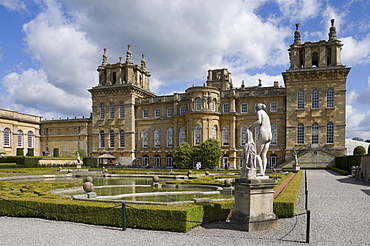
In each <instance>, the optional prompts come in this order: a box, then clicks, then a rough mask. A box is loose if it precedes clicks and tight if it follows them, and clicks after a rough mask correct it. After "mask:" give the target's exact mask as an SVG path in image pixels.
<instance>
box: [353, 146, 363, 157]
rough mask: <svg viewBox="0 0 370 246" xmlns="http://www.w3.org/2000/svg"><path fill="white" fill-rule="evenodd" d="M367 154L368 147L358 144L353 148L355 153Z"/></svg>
mask: <svg viewBox="0 0 370 246" xmlns="http://www.w3.org/2000/svg"><path fill="white" fill-rule="evenodd" d="M364 154H366V149H365V148H364V147H363V146H357V147H356V148H355V149H354V150H353V155H364Z"/></svg>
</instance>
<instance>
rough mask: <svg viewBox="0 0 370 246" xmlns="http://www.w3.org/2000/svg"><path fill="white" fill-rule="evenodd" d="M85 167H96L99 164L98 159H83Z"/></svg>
mask: <svg viewBox="0 0 370 246" xmlns="http://www.w3.org/2000/svg"><path fill="white" fill-rule="evenodd" d="M82 161H83V163H84V166H90V167H93V166H96V165H97V164H98V159H97V158H93V157H85V158H83V159H82Z"/></svg>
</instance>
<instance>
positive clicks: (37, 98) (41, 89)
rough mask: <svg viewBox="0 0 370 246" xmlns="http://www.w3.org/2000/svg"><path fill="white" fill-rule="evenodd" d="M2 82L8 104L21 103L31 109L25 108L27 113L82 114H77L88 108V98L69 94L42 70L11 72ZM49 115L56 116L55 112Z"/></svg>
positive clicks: (20, 104)
mask: <svg viewBox="0 0 370 246" xmlns="http://www.w3.org/2000/svg"><path fill="white" fill-rule="evenodd" d="M2 82H3V83H2V84H3V86H4V88H5V89H6V90H7V92H8V93H7V98H6V100H7V102H8V104H12V106H13V107H15V108H18V109H20V108H21V107H22V105H23V106H27V107H29V108H31V109H33V110H31V111H27V110H26V112H27V113H31V112H32V113H35V114H38V115H40V114H41V113H44V112H50V111H57V112H60V113H62V114H64V115H70V114H72V115H73V114H75V115H78V116H82V115H79V114H80V113H81V112H89V109H90V100H86V99H85V98H81V97H74V96H71V95H70V94H67V93H66V92H65V91H63V90H62V89H59V88H57V87H55V86H53V85H52V84H51V83H49V82H48V78H47V75H46V74H45V73H44V71H42V70H34V69H29V70H27V71H24V72H22V73H21V74H18V73H11V74H9V75H7V76H6V77H4V78H3V80H2ZM15 105H17V106H15ZM21 112H23V111H21ZM50 115H53V117H57V115H55V114H50ZM42 116H44V114H43V115H42ZM44 117H45V116H44Z"/></svg>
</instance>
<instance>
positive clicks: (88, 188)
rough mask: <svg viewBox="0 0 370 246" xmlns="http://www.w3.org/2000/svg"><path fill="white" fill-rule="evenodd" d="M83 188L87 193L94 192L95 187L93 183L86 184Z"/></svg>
mask: <svg viewBox="0 0 370 246" xmlns="http://www.w3.org/2000/svg"><path fill="white" fill-rule="evenodd" d="M82 187H83V189H84V191H85V192H86V193H89V192H92V191H93V190H94V185H93V183H91V182H85V183H84V185H83V186H82Z"/></svg>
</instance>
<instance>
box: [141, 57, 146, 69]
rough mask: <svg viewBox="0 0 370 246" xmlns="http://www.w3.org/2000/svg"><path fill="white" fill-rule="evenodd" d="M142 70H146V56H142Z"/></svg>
mask: <svg viewBox="0 0 370 246" xmlns="http://www.w3.org/2000/svg"><path fill="white" fill-rule="evenodd" d="M141 68H142V69H144V70H145V68H146V60H145V54H142V55H141Z"/></svg>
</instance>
